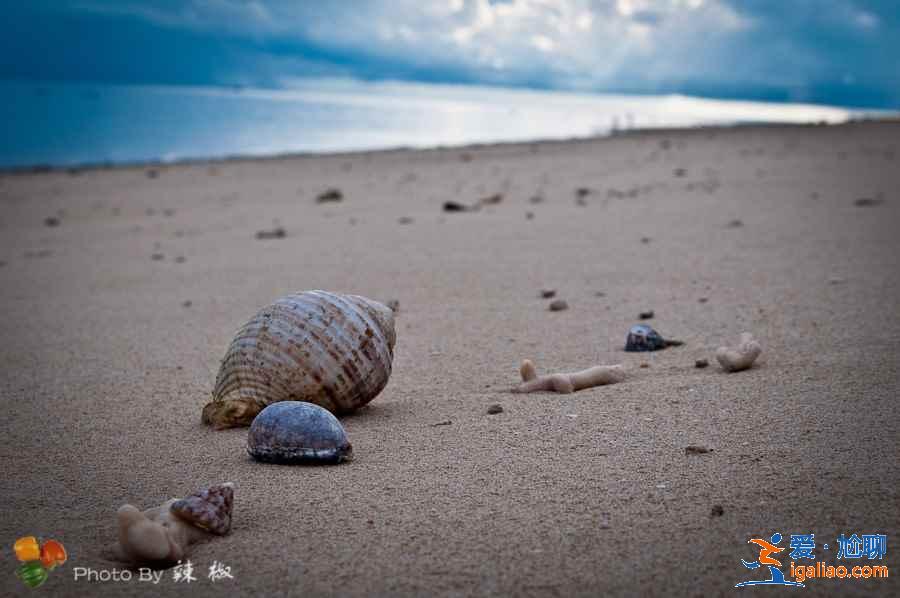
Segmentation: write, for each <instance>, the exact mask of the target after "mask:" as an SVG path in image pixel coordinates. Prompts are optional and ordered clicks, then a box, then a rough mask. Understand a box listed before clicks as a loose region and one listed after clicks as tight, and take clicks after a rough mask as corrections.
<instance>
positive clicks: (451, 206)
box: [444, 201, 472, 212]
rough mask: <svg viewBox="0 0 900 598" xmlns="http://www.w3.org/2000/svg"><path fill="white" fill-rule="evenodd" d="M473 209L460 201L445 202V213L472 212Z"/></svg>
mask: <svg viewBox="0 0 900 598" xmlns="http://www.w3.org/2000/svg"><path fill="white" fill-rule="evenodd" d="M471 210H472V208H471V207H469V206H467V205H465V204H461V203H459V202H458V201H445V202H444V211H445V212H468V211H471Z"/></svg>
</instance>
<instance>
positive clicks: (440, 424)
mask: <svg viewBox="0 0 900 598" xmlns="http://www.w3.org/2000/svg"><path fill="white" fill-rule="evenodd" d="M452 423H453V422H452V421H450V420H449V419H448V420H444V421H442V422H438V423H436V424H431V427H432V428H435V427H437V426H449V425H450V424H452Z"/></svg>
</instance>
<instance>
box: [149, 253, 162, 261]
mask: <svg viewBox="0 0 900 598" xmlns="http://www.w3.org/2000/svg"><path fill="white" fill-rule="evenodd" d="M150 259H151V260H153V261H155V262H161V261H162V260H164V259H166V256H165V255H163V254H161V253H154V254H153V255H151V256H150Z"/></svg>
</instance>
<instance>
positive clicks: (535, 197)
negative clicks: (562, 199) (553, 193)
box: [528, 195, 544, 203]
mask: <svg viewBox="0 0 900 598" xmlns="http://www.w3.org/2000/svg"><path fill="white" fill-rule="evenodd" d="M528 201H530V202H531V203H541V202H543V201H544V196H543V195H532V196H531V198H529V200H528Z"/></svg>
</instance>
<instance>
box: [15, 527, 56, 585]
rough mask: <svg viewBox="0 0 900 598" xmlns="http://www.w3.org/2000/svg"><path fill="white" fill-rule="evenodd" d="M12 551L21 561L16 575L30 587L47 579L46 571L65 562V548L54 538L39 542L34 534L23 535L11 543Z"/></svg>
mask: <svg viewBox="0 0 900 598" xmlns="http://www.w3.org/2000/svg"><path fill="white" fill-rule="evenodd" d="M13 551H14V552H15V553H16V558H17V559H19V561H21V562H22V563H23V564H22V566H21V567H19V569H18V570H17V571H16V576H18V578H19V579H21V580H22V581H23V582H24V583H25V585H27V586H28V587H31V588H36V587H38V586H39V585H41V584H42V583H44V582H45V581H47V575H48V574H47V572H48V571H52V570H53V569H55V568H56V567H58V566H59V565H62V564H63V563H65V562H66V549H65V548H64V547H63V545H62V542H57V541H56V540H46V541H44V543H43V544H41V543H39V542H38V539H37V538H35V537H34V536H24V537H22V538H19V539H18V540H16V543H15V544H13Z"/></svg>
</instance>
